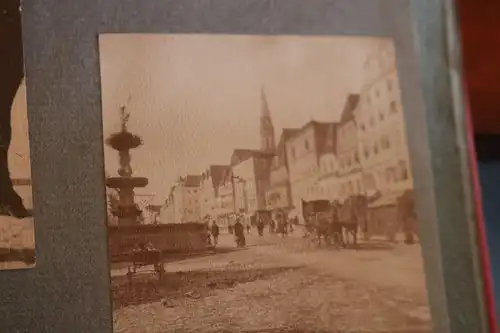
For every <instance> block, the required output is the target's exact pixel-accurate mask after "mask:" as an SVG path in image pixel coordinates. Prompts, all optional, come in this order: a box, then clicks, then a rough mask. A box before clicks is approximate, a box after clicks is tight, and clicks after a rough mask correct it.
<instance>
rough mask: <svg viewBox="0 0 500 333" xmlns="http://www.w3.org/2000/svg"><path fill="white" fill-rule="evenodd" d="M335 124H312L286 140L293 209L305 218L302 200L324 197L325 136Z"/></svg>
mask: <svg viewBox="0 0 500 333" xmlns="http://www.w3.org/2000/svg"><path fill="white" fill-rule="evenodd" d="M332 126H334V123H320V122H317V121H310V122H309V123H307V124H306V125H304V126H303V127H302V128H301V129H300V130H299V131H298V133H296V134H295V135H294V136H293V137H291V138H290V139H289V140H287V141H286V144H285V146H286V155H287V161H288V170H289V178H290V187H291V192H292V201H293V206H294V207H295V208H296V209H297V213H298V215H299V219H302V200H305V201H309V200H317V199H321V198H322V186H321V185H320V184H319V174H320V170H319V169H320V166H319V163H320V156H321V155H322V146H323V144H324V142H323V141H324V139H325V137H326V135H325V134H324V133H328V132H330V133H332V132H333V131H332V130H331V129H330V127H332Z"/></svg>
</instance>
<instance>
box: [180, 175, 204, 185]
mask: <svg viewBox="0 0 500 333" xmlns="http://www.w3.org/2000/svg"><path fill="white" fill-rule="evenodd" d="M200 183H201V175H187V176H186V177H185V178H184V182H183V185H184V186H185V187H199V186H200Z"/></svg>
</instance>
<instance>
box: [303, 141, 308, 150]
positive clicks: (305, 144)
mask: <svg viewBox="0 0 500 333" xmlns="http://www.w3.org/2000/svg"><path fill="white" fill-rule="evenodd" d="M304 146H305V147H306V150H309V141H307V140H306V141H305V142H304Z"/></svg>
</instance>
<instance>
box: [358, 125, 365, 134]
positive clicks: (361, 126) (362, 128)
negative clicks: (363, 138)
mask: <svg viewBox="0 0 500 333" xmlns="http://www.w3.org/2000/svg"><path fill="white" fill-rule="evenodd" d="M359 128H360V129H361V131H363V132H364V131H365V130H366V127H365V124H363V123H361V124H360V125H359Z"/></svg>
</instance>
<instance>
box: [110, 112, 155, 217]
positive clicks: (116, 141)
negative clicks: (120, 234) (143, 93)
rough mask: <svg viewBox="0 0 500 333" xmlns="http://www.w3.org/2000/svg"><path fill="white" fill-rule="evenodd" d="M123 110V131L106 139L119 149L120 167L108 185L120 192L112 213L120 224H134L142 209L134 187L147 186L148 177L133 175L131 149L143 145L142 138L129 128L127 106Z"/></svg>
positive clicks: (114, 147)
mask: <svg viewBox="0 0 500 333" xmlns="http://www.w3.org/2000/svg"><path fill="white" fill-rule="evenodd" d="M120 112H121V131H120V132H117V133H113V134H111V135H110V136H109V138H108V139H107V140H106V144H107V145H108V146H110V147H111V148H113V149H114V150H116V151H118V156H119V162H120V167H119V169H118V177H108V178H107V179H106V186H108V187H109V188H113V189H116V191H117V192H118V198H119V199H118V204H117V207H114V209H113V211H112V214H113V215H114V216H116V217H117V218H118V224H119V225H134V224H139V223H140V217H141V214H142V211H141V210H140V209H139V206H138V205H137V204H136V203H135V193H134V189H135V188H138V187H145V186H146V185H147V184H148V179H147V178H145V177H133V176H132V174H133V172H132V166H131V160H132V158H131V156H130V149H134V148H137V147H139V146H141V145H142V139H141V138H140V137H139V136H138V135H135V134H132V133H130V132H129V131H128V130H127V123H128V119H129V117H130V114H129V113H126V112H125V106H122V107H121V108H120Z"/></svg>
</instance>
